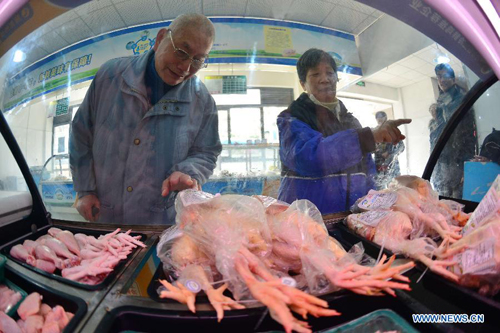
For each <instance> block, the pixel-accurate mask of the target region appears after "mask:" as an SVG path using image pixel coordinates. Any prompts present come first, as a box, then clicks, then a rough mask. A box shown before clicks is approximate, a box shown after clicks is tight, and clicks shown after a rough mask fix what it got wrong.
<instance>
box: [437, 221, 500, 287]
mask: <svg viewBox="0 0 500 333" xmlns="http://www.w3.org/2000/svg"><path fill="white" fill-rule="evenodd" d="M440 257H442V258H444V259H447V260H452V261H453V262H454V263H455V264H454V265H453V266H452V267H451V268H450V271H452V272H453V273H454V274H456V275H458V276H459V279H458V283H459V284H461V285H463V286H466V287H471V288H476V289H479V293H480V294H483V295H489V296H491V295H495V294H497V293H498V291H500V214H492V215H491V216H490V217H489V218H487V219H486V220H485V221H484V222H483V224H482V225H481V226H480V227H478V228H477V229H474V230H473V231H471V232H470V233H468V234H467V235H465V236H464V237H463V238H462V239H461V240H459V241H458V242H456V243H454V244H453V245H451V246H450V247H449V248H448V249H446V250H445V251H443V253H441V254H440Z"/></svg>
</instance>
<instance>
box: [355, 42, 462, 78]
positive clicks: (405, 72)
mask: <svg viewBox="0 0 500 333" xmlns="http://www.w3.org/2000/svg"><path fill="white" fill-rule="evenodd" d="M442 54H445V55H447V56H448V58H450V62H449V65H450V66H451V67H452V68H453V69H454V71H455V76H456V77H458V78H459V77H461V76H463V75H464V73H463V68H462V63H461V62H460V60H458V59H457V58H456V57H455V56H453V55H452V54H451V53H450V52H448V51H447V50H446V49H444V48H443V47H441V46H438V45H437V44H432V45H429V46H428V47H426V48H424V49H422V50H420V51H418V52H416V53H414V54H412V55H410V56H408V57H406V58H404V59H401V60H400V61H398V62H395V63H394V64H392V65H390V66H388V67H386V68H385V69H383V70H381V71H378V72H377V73H375V74H373V75H371V76H370V77H367V78H363V81H366V82H372V83H377V84H382V85H384V86H388V87H393V88H402V87H404V86H407V85H410V84H413V83H416V82H420V81H422V80H424V79H428V78H431V77H436V74H435V72H434V67H436V65H437V63H436V62H435V61H434V59H436V58H437V57H438V55H442Z"/></svg>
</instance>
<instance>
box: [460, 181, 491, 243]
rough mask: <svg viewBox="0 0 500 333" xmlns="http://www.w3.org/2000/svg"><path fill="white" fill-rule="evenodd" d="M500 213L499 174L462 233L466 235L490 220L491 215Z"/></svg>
mask: <svg viewBox="0 0 500 333" xmlns="http://www.w3.org/2000/svg"><path fill="white" fill-rule="evenodd" d="M493 214H497V215H500V175H499V176H497V178H496V179H495V181H494V182H493V184H492V185H491V187H490V189H489V190H488V192H487V193H486V195H485V196H484V197H483V199H481V202H480V203H479V205H478V206H477V207H476V209H475V210H474V213H472V215H471V217H470V219H469V221H467V224H466V225H465V227H464V229H463V231H462V234H463V235H464V236H465V235H467V234H469V233H471V232H473V231H474V230H475V229H476V228H479V227H480V226H482V225H484V223H485V221H489V218H490V216H491V215H493Z"/></svg>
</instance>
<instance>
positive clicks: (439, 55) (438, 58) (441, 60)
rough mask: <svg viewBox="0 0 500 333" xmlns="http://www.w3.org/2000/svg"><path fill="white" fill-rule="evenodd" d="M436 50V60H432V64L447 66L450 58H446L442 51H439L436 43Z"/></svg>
mask: <svg viewBox="0 0 500 333" xmlns="http://www.w3.org/2000/svg"><path fill="white" fill-rule="evenodd" d="M436 48H437V54H436V58H434V63H435V64H447V63H449V62H450V58H449V57H448V55H447V54H446V53H444V52H443V51H441V50H440V49H439V46H438V44H437V43H436Z"/></svg>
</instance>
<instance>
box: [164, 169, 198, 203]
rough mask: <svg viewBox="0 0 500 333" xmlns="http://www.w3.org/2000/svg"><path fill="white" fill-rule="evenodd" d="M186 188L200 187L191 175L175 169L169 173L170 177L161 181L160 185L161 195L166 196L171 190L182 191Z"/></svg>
mask: <svg viewBox="0 0 500 333" xmlns="http://www.w3.org/2000/svg"><path fill="white" fill-rule="evenodd" d="M188 188H192V189H194V190H200V189H201V187H200V186H199V185H198V182H197V181H196V179H194V178H191V176H189V175H186V174H185V173H182V172H180V171H175V172H174V173H173V174H171V175H170V177H168V178H167V179H165V180H164V181H163V184H162V186H161V195H162V196H164V197H166V196H167V195H168V194H169V193H170V192H172V191H182V190H185V189H188Z"/></svg>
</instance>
